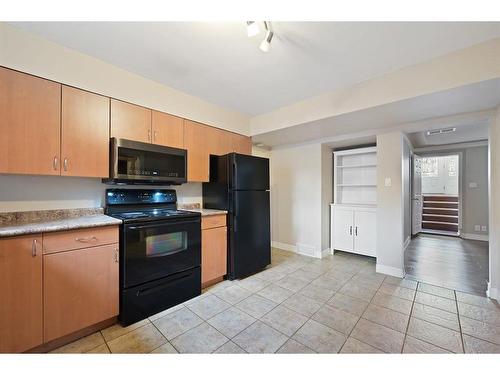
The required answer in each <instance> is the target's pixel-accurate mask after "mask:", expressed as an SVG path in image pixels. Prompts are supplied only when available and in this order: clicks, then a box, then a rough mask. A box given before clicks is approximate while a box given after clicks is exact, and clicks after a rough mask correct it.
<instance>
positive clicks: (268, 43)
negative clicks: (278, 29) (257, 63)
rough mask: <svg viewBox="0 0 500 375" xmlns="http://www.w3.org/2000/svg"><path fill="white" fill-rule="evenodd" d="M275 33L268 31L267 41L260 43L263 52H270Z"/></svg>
mask: <svg viewBox="0 0 500 375" xmlns="http://www.w3.org/2000/svg"><path fill="white" fill-rule="evenodd" d="M273 36H274V33H273V32H272V31H271V30H269V29H268V30H267V32H266V37H265V39H264V40H263V41H262V42H261V43H260V46H259V49H260V50H261V51H262V52H268V51H269V48H270V47H271V41H272V40H273Z"/></svg>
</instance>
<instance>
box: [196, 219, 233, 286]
mask: <svg viewBox="0 0 500 375" xmlns="http://www.w3.org/2000/svg"><path fill="white" fill-rule="evenodd" d="M226 273H227V228H226V227H219V228H212V229H205V230H202V231H201V283H202V284H204V283H206V282H207V281H211V280H214V279H217V278H218V277H222V276H224V275H225V274H226Z"/></svg>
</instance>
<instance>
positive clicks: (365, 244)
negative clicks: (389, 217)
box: [354, 211, 377, 256]
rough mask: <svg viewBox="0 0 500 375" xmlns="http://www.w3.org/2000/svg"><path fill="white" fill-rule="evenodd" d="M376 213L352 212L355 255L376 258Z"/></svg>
mask: <svg viewBox="0 0 500 375" xmlns="http://www.w3.org/2000/svg"><path fill="white" fill-rule="evenodd" d="M376 223H377V213H376V212H374V211H355V212H354V250H355V252H356V253H359V254H364V255H370V256H376V243H377V225H376Z"/></svg>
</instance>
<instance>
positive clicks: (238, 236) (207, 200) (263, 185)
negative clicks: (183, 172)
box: [203, 153, 271, 280]
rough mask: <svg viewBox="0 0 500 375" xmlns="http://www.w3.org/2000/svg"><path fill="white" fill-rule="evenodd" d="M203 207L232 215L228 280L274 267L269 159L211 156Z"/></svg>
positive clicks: (235, 155) (229, 236)
mask: <svg viewBox="0 0 500 375" xmlns="http://www.w3.org/2000/svg"><path fill="white" fill-rule="evenodd" d="M203 207H205V208H213V209H219V210H226V211H228V231H227V233H228V242H227V243H228V257H227V259H228V260H227V263H228V264H227V266H228V278H229V279H230V280H234V279H239V278H242V277H245V276H248V275H251V274H253V273H255V272H257V271H260V270H262V269H263V268H265V267H266V266H267V265H269V264H270V263H271V235H270V209H269V159H267V158H260V157H256V156H249V155H242V154H237V153H231V154H227V155H222V156H210V182H204V183H203Z"/></svg>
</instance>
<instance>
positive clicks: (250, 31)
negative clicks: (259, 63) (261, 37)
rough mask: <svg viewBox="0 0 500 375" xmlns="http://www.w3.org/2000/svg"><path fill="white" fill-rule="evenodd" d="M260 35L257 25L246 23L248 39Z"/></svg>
mask: <svg viewBox="0 0 500 375" xmlns="http://www.w3.org/2000/svg"><path fill="white" fill-rule="evenodd" d="M258 33H260V29H259V25H258V24H257V22H255V21H247V35H248V37H249V38H251V37H252V36H255V35H257V34H258Z"/></svg>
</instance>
